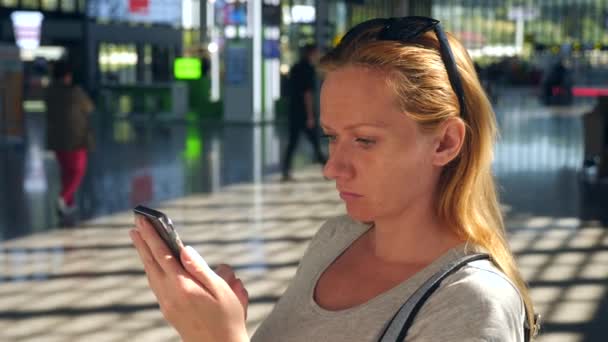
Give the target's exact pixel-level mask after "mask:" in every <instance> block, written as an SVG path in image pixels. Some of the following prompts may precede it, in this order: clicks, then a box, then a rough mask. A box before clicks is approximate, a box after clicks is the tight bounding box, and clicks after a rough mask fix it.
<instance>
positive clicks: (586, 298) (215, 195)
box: [0, 91, 608, 342]
mask: <svg viewBox="0 0 608 342" xmlns="http://www.w3.org/2000/svg"><path fill="white" fill-rule="evenodd" d="M524 94H525V92H524V93H522V92H515V91H513V92H505V93H504V95H503V96H502V97H501V99H500V102H499V103H498V105H497V114H498V117H499V121H500V125H501V128H502V140H501V142H500V143H499V145H498V147H497V153H496V163H495V171H496V175H497V178H498V180H499V184H500V186H501V187H500V188H501V195H502V196H501V197H502V202H503V205H504V211H505V216H506V218H507V226H508V231H509V241H510V243H511V246H512V248H513V250H514V252H515V253H516V256H517V259H518V262H519V264H520V266H521V269H522V271H523V273H524V276H525V278H526V280H527V281H528V282H529V284H530V286H531V288H532V296H533V299H534V300H535V303H536V305H537V309H538V311H539V312H540V313H541V314H542V315H543V316H544V322H545V323H544V326H543V334H542V335H541V337H540V338H539V341H541V342H558V341H568V342H578V341H581V342H583V341H584V342H587V341H605V331H606V330H605V327H606V326H608V294H607V293H606V291H607V290H608V221H607V218H608V205H606V203H608V202H607V200H608V185H606V184H603V185H602V184H600V185H594V186H589V185H585V184H583V183H581V181H580V179H579V174H580V165H581V163H582V153H583V152H582V125H581V114H582V113H584V112H585V111H587V110H588V109H589V103H587V102H580V103H577V104H576V105H575V106H572V107H565V108H545V107H540V106H539V105H538V104H537V103H536V101H535V100H534V99H533V98H531V97H527V96H525V95H524ZM230 136H231V135H227V136H226V137H227V138H224V139H227V140H230V139H229V137H230ZM222 141H224V140H222ZM207 145H210V144H207ZM206 148H207V147H205V149H206ZM224 151H230V149H229V148H225V149H224ZM205 153H207V152H205ZM151 155H154V154H151ZM209 155H212V153H209ZM210 158H211V157H210ZM222 158H223V159H225V158H226V157H222ZM225 168H228V166H226V165H224V166H223V169H222V171H221V172H220V173H221V174H222V175H226V174H227V173H228V172H229V171H227V169H225ZM235 168H236V169H238V168H239V166H238V165H236V166H235ZM231 170H232V169H231ZM125 172H126V171H125ZM230 172H233V174H232V176H231V177H234V179H238V177H240V176H239V175H238V174H235V173H234V171H230ZM209 174H211V173H209ZM113 177H115V175H114V176H113ZM163 177H165V178H166V177H169V178H170V176H169V175H163V174H162V173H159V174H157V175H156V178H157V179H163ZM193 178H196V177H193ZM296 178H297V179H298V181H297V182H295V183H290V184H283V183H279V182H277V181H276V179H275V178H273V177H272V176H271V177H267V178H265V180H264V182H263V183H261V184H257V185H256V184H253V183H250V182H246V183H242V184H237V185H230V186H227V187H225V188H223V189H221V190H220V191H215V192H212V193H209V194H191V195H187V194H186V196H185V197H184V196H181V197H179V198H178V199H174V200H169V201H163V202H162V203H160V204H159V207H160V209H162V210H164V211H165V212H167V213H168V214H170V216H172V217H173V219H174V221H175V223H176V225H177V226H178V229H179V230H180V234H181V236H182V237H183V239H184V240H185V242H186V243H187V244H190V245H192V246H193V247H194V248H196V249H197V250H198V251H199V252H200V253H201V254H202V255H203V256H204V257H205V258H206V259H207V261H208V262H209V263H211V264H217V263H220V262H226V263H229V264H232V265H233V266H234V267H235V268H236V269H237V271H238V273H239V276H240V277H242V278H243V280H244V282H245V285H246V286H247V288H248V290H249V292H250V295H251V299H252V300H251V305H250V310H249V320H248V328H249V330H250V331H253V330H254V329H255V328H256V327H257V326H258V325H259V323H260V322H261V320H263V319H264V317H265V315H266V314H267V313H268V312H269V310H270V309H271V307H272V305H273V303H274V302H275V301H276V300H277V298H278V297H279V296H280V294H281V293H282V291H283V290H284V289H285V287H286V286H287V283H288V281H289V279H290V278H291V277H292V276H293V274H294V272H295V269H296V267H297V264H298V262H299V258H300V256H301V255H302V253H303V251H304V249H305V248H306V245H307V243H308V240H309V238H310V237H311V236H312V235H313V234H314V233H315V231H316V230H317V229H318V228H319V226H320V224H321V223H322V222H323V221H324V220H325V219H327V218H329V217H332V216H335V215H339V214H341V213H343V210H344V209H343V205H342V203H341V201H340V199H339V198H338V197H337V195H336V193H335V191H334V186H333V184H332V183H331V182H328V181H326V180H324V179H323V178H322V177H321V175H320V172H319V168H318V167H308V168H304V169H302V170H300V171H299V172H298V173H297V174H296ZM205 181H206V180H205ZM179 184H182V183H179ZM182 185H183V184H182ZM182 185H180V186H182ZM101 197H103V196H101ZM101 197H100V198H101ZM125 204H129V203H128V201H127V202H125ZM131 224H132V214H131V213H130V212H129V211H122V212H120V211H119V212H117V213H115V214H111V215H103V216H102V217H100V218H96V219H93V220H90V221H86V222H85V223H83V225H82V226H80V227H78V228H75V229H70V230H61V229H55V230H50V231H41V232H37V233H30V234H29V235H25V236H23V237H19V238H14V239H10V240H7V241H4V242H3V243H1V244H0V275H1V276H2V282H0V341H84V340H87V341H177V340H178V339H177V337H176V335H175V333H174V332H173V331H172V329H171V328H169V327H168V326H167V325H166V324H165V323H164V321H163V320H162V317H161V314H160V313H159V312H158V310H157V306H156V304H155V302H154V299H153V296H152V294H151V293H150V291H149V290H148V288H147V284H146V280H145V277H144V273H143V270H142V267H141V266H140V263H139V261H138V259H137V257H136V254H135V252H134V250H133V249H132V247H131V244H130V240H129V238H128V236H127V231H128V229H129V228H130V226H131Z"/></svg>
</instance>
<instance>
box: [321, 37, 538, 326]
mask: <svg viewBox="0 0 608 342" xmlns="http://www.w3.org/2000/svg"><path fill="white" fill-rule="evenodd" d="M380 29H381V27H377V28H370V29H368V30H367V31H364V32H362V33H360V34H359V36H360V37H361V38H360V39H357V38H355V39H352V40H349V42H348V43H344V42H342V43H340V44H338V46H336V47H335V48H334V49H333V50H331V51H330V52H328V53H327V54H326V55H325V56H324V57H323V58H322V59H321V70H322V71H324V72H331V71H333V70H336V69H339V68H342V67H345V66H353V65H354V66H361V67H365V68H370V69H374V70H378V71H380V72H383V73H386V74H387V75H388V76H387V79H386V82H387V84H388V86H389V89H391V90H392V91H393V92H394V93H395V95H396V96H397V99H398V100H399V101H398V103H399V105H400V107H401V110H402V111H403V113H404V114H405V115H407V116H409V117H410V118H412V119H413V120H415V121H416V122H417V123H418V124H419V125H420V127H421V128H422V129H423V130H424V131H427V132H432V131H434V130H436V129H437V128H438V127H439V126H440V125H441V123H442V122H444V121H445V120H447V119H449V118H452V117H457V118H461V116H460V107H459V103H458V99H457V97H456V94H455V93H454V91H453V89H452V87H451V85H450V81H449V79H448V74H447V71H446V67H445V65H444V63H443V61H442V59H441V55H440V53H439V41H438V39H437V37H436V35H435V34H434V32H433V31H429V32H427V33H425V34H423V35H422V36H420V37H419V38H417V39H416V40H415V42H413V43H403V42H398V41H381V40H375V39H369V37H373V36H374V35H376V34H377V33H378V32H379V30H380ZM446 35H447V37H448V41H449V44H450V47H451V49H452V52H453V55H454V58H455V61H456V64H457V68H458V72H459V73H460V77H461V80H462V85H463V88H464V93H465V106H466V112H467V115H466V118H461V119H462V120H463V121H464V123H465V125H466V134H465V141H464V143H463V146H462V150H461V151H460V154H459V156H458V157H457V158H456V159H454V160H453V161H452V162H450V163H449V164H448V165H446V166H445V167H444V169H443V170H442V173H441V176H440V179H439V184H438V195H439V201H438V203H437V207H436V210H437V214H438V215H439V217H440V218H441V219H442V220H444V222H450V223H451V227H453V229H455V230H456V233H457V234H458V235H459V236H460V237H461V238H463V239H464V240H466V241H467V242H472V243H475V244H477V245H480V246H482V247H484V248H485V249H486V250H487V251H488V252H489V254H490V255H491V257H492V259H493V261H494V262H495V263H496V264H497V266H498V267H499V268H500V269H501V270H502V271H503V272H504V273H505V274H506V275H507V277H508V278H509V279H510V280H511V281H512V282H513V283H514V284H515V285H516V287H517V288H518V290H519V293H520V294H521V296H522V299H523V302H524V306H525V309H526V312H527V320H528V324H529V326H530V327H531V328H532V329H533V331H532V333H533V334H535V331H534V329H535V328H536V327H535V324H534V323H535V322H534V307H533V303H532V300H531V298H530V295H529V293H528V287H527V285H526V283H525V282H524V280H523V278H522V276H521V274H520V272H519V270H518V268H517V266H516V263H515V260H514V257H513V254H512V253H511V250H510V248H509V246H508V243H507V240H506V238H505V229H504V222H503V218H502V213H501V211H500V206H499V202H498V196H497V192H496V186H495V183H494V177H493V174H492V169H491V168H492V165H491V164H492V160H493V147H494V143H495V140H496V138H497V134H498V132H497V125H496V119H495V115H494V111H493V109H492V105H491V103H490V101H489V100H488V97H487V96H486V93H485V92H484V90H483V87H482V86H481V84H480V82H479V79H478V77H477V73H476V71H475V67H474V65H473V62H472V60H471V58H470V57H469V55H468V53H467V51H466V49H465V48H464V47H463V46H462V44H461V43H460V42H459V41H458V40H457V39H456V38H454V37H453V36H452V35H451V34H449V33H447V32H446ZM359 36H358V37H359Z"/></svg>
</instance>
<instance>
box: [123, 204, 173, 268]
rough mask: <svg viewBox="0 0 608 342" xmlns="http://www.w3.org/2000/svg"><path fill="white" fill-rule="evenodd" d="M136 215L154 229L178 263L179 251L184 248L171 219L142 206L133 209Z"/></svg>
mask: <svg viewBox="0 0 608 342" xmlns="http://www.w3.org/2000/svg"><path fill="white" fill-rule="evenodd" d="M133 211H134V212H135V214H136V215H141V216H143V217H145V218H146V219H147V220H148V222H150V224H151V225H152V226H153V227H154V229H155V230H156V232H157V233H158V235H159V236H160V237H161V239H163V241H165V244H166V245H167V247H169V249H170V250H171V253H172V254H173V256H175V258H176V259H177V260H178V261H179V262H180V264H181V259H180V256H179V254H180V251H181V250H182V248H183V247H184V244H183V243H182V241H181V239H180V238H179V236H178V235H177V232H176V231H175V227H173V222H171V219H170V218H169V217H168V216H167V215H165V214H164V213H162V212H160V211H158V210H154V209H151V208H148V207H145V206H143V205H138V206H137V207H135V208H134V209H133Z"/></svg>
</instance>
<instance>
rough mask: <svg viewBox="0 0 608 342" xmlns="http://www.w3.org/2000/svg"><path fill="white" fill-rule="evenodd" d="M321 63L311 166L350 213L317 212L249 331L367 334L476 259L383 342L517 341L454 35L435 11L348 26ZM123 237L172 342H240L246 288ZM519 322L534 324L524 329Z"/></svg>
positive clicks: (475, 103)
mask: <svg viewBox="0 0 608 342" xmlns="http://www.w3.org/2000/svg"><path fill="white" fill-rule="evenodd" d="M321 65H322V68H323V69H324V71H325V72H326V75H325V81H324V83H323V86H322V90H321V126H322V127H323V130H324V131H325V134H326V136H327V138H328V140H329V160H328V161H327V164H326V165H325V167H324V170H323V173H324V175H325V176H326V177H327V178H330V179H333V180H334V181H335V182H336V188H337V190H338V192H339V194H340V197H341V198H342V200H343V201H344V202H345V204H346V211H347V214H348V215H347V216H343V217H337V218H334V219H330V220H328V221H327V222H325V223H324V224H323V225H322V226H321V228H320V229H319V231H318V232H317V234H316V235H315V236H314V237H313V238H312V240H311V241H310V243H309V245H308V249H307V251H306V252H305V253H304V256H303V258H302V259H301V261H300V264H299V266H298V269H297V271H296V274H295V276H294V278H293V279H292V281H291V284H290V285H289V287H288V288H287V290H286V291H285V292H284V294H283V295H282V297H281V298H280V300H279V301H278V303H277V304H276V305H275V307H274V309H273V311H272V312H271V313H270V315H269V316H268V317H267V318H266V319H265V321H264V322H262V324H261V325H260V326H259V327H258V329H257V330H256V332H255V334H254V335H253V337H252V338H251V340H252V341H256V342H258V341H259V342H261V341H290V342H300V341H301V342H309V341H370V342H371V341H379V340H380V338H381V336H384V331H385V328H386V327H387V326H389V322H391V321H392V319H393V317H394V316H395V314H396V312H398V311H399V310H400V308H401V306H402V304H403V303H404V302H405V300H406V299H408V298H411V297H412V296H413V294H414V293H416V291H418V290H419V289H420V288H421V286H422V284H424V283H425V282H426V281H427V280H428V279H431V278H432V277H433V275H435V274H437V272H438V271H441V270H445V269H446V267H447V266H448V265H451V264H452V263H453V262H455V261H458V260H461V259H462V258H464V257H465V256H471V255H478V253H486V254H485V256H489V259H482V260H477V261H474V262H471V263H467V264H465V266H464V267H462V268H460V269H457V270H456V271H455V272H454V273H452V274H451V275H450V276H448V277H447V278H445V279H444V280H443V282H441V284H440V285H439V286H438V288H436V290H435V292H434V293H433V294H432V295H431V296H430V297H428V298H427V300H426V302H425V303H424V304H423V305H422V306H421V307H420V310H417V311H416V312H417V313H416V314H415V318H414V319H413V321H410V323H411V325H409V330H407V331H406V332H405V336H403V335H399V336H401V337H399V338H398V339H392V340H391V341H396V340H397V341H501V342H507V341H508V342H518V341H529V340H530V339H531V338H532V337H533V336H534V335H535V331H536V330H537V324H536V318H535V314H534V308H533V303H532V301H531V299H530V297H529V294H528V288H527V286H526V284H525V282H524V280H523V279H522V276H521V274H520V272H519V270H518V268H517V266H516V263H515V260H514V257H513V255H512V252H511V250H510V249H509V246H508V244H507V241H506V238H505V233H504V224H503V218H502V214H501V211H500V206H499V202H498V199H497V194H496V189H495V184H494V179H493V175H492V165H491V164H492V159H493V145H494V140H495V138H496V134H497V127H496V120H495V116H494V113H493V111H492V106H491V104H490V101H489V100H488V98H487V96H486V94H485V93H484V91H483V88H482V86H481V84H480V82H479V79H478V77H477V75H476V72H475V69H474V66H473V63H472V61H471V59H470V57H469V55H468V53H467V51H466V49H465V48H464V47H463V46H462V44H461V43H460V42H459V41H458V40H456V39H455V38H454V37H453V36H452V35H450V34H447V33H445V32H444V31H443V30H442V28H441V26H440V25H439V22H438V21H436V20H434V19H432V18H425V17H405V18H391V19H373V20H370V21H367V22H364V23H361V24H359V25H357V26H355V27H354V28H353V29H351V30H350V31H349V33H347V34H346V35H345V36H344V38H343V39H342V41H341V42H340V44H339V45H338V46H337V47H336V48H335V49H334V50H332V51H330V52H329V53H328V54H327V55H326V56H325V57H324V58H323V59H322V60H321ZM130 235H131V239H132V240H133V243H134V245H135V247H136V250H137V252H138V254H139V256H140V259H141V260H142V262H143V265H144V269H145V271H146V274H147V276H148V281H149V285H150V287H151V288H152V291H153V292H154V293H155V295H156V298H157V299H158V302H159V304H160V308H161V311H162V313H163V315H164V317H165V318H166V320H167V321H168V322H169V323H171V324H172V325H173V326H174V327H175V329H176V330H177V331H178V333H179V334H180V335H181V337H182V338H183V340H184V341H248V340H249V337H248V336H247V331H246V325H245V316H246V312H247V304H248V295H247V291H246V290H245V287H244V285H243V283H242V281H240V280H239V278H238V277H237V276H236V275H235V273H234V271H233V270H232V269H231V268H230V267H229V266H226V265H222V266H221V267H219V268H218V269H216V271H213V270H211V269H210V268H209V266H208V265H207V263H206V262H205V261H204V260H203V258H202V257H201V256H200V255H199V254H198V253H197V252H196V251H194V249H192V248H191V247H186V248H184V249H183V250H182V252H181V255H180V257H181V261H182V263H183V266H182V264H180V263H179V262H178V260H176V259H175V258H173V257H172V256H171V253H170V252H169V250H168V248H167V247H166V245H164V244H163V242H162V240H161V239H160V238H159V236H158V235H157V234H156V232H155V231H154V229H153V228H152V227H151V226H150V224H148V223H147V222H146V221H145V220H143V219H140V218H138V219H137V220H136V228H135V229H134V230H132V231H131V232H130ZM529 327H531V328H529Z"/></svg>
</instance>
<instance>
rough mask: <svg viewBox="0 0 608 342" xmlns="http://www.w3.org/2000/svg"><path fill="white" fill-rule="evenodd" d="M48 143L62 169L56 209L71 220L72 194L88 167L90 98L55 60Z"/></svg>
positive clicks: (63, 220)
mask: <svg viewBox="0 0 608 342" xmlns="http://www.w3.org/2000/svg"><path fill="white" fill-rule="evenodd" d="M45 102H46V109H47V145H48V148H49V149H50V150H53V151H54V152H55V156H56V158H57V162H58V164H59V168H60V172H61V194H60V196H59V198H58V199H57V211H58V213H59V216H60V219H61V223H62V225H70V223H73V222H74V217H73V214H74V212H75V209H76V205H75V202H74V194H75V193H76V191H77V190H78V187H79V186H80V184H81V182H82V179H83V177H84V175H85V172H86V167H87V151H88V149H90V148H91V146H92V143H93V142H92V140H93V136H92V132H91V129H90V125H89V114H90V113H91V112H92V111H93V109H94V106H93V102H92V101H91V99H90V98H89V96H88V95H87V94H86V93H85V92H84V90H82V88H80V87H79V86H77V85H74V84H73V72H72V68H71V66H70V65H69V64H68V63H67V62H65V61H58V62H57V63H55V65H54V68H53V82H52V84H51V86H49V88H48V89H47V92H46V98H45Z"/></svg>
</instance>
